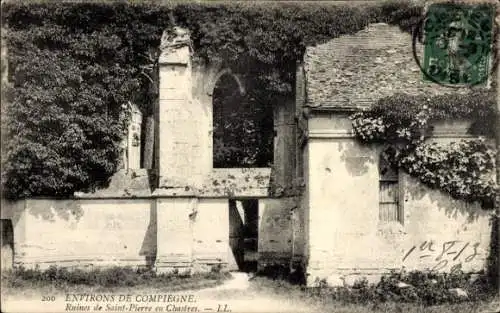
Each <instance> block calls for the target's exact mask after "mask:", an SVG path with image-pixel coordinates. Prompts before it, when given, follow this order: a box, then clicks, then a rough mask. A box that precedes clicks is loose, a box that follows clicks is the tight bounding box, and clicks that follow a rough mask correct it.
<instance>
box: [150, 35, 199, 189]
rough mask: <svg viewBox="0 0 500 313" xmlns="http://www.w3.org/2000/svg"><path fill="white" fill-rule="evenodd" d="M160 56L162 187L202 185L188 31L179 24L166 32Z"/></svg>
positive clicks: (197, 117) (160, 164)
mask: <svg viewBox="0 0 500 313" xmlns="http://www.w3.org/2000/svg"><path fill="white" fill-rule="evenodd" d="M160 49H161V50H162V51H161V54H160V58H159V76H160V88H159V94H160V101H159V108H158V122H159V123H158V124H159V125H158V145H157V149H158V151H157V157H158V163H157V168H158V175H159V181H158V186H159V188H176V187H177V188H185V187H186V186H195V185H198V184H200V182H201V180H202V178H203V177H202V176H203V172H204V170H203V167H204V165H203V164H204V163H203V157H204V155H203V153H202V152H203V151H202V149H203V148H204V146H203V140H202V130H201V128H202V127H200V124H202V112H203V107H202V104H201V103H200V102H199V101H196V100H195V99H193V97H192V92H193V90H192V89H193V87H192V85H193V84H192V64H191V52H192V51H191V45H190V40H189V33H188V32H187V31H186V30H183V29H181V28H178V27H176V28H175V34H174V35H173V36H169V34H168V33H165V34H164V36H163V38H162V46H161V47H160Z"/></svg>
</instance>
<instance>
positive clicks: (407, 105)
mask: <svg viewBox="0 0 500 313" xmlns="http://www.w3.org/2000/svg"><path fill="white" fill-rule="evenodd" d="M494 104H495V98H494V93H492V92H478V91H475V92H471V93H469V94H466V95H459V94H453V95H442V96H435V97H425V96H409V95H404V94H397V95H394V96H391V97H386V98H383V99H380V100H379V101H378V102H377V103H376V104H375V105H374V106H373V107H372V108H371V109H370V110H368V111H364V112H357V113H355V114H353V115H352V116H351V120H352V126H353V130H354V133H355V135H356V136H357V137H358V138H359V139H360V140H361V141H362V142H365V143H385V144H389V145H390V146H391V149H388V150H387V151H389V152H388V156H387V157H388V159H389V160H390V161H391V163H393V164H394V165H395V166H398V167H400V168H402V169H403V170H405V171H406V172H407V173H409V174H410V175H412V176H414V177H416V178H418V179H419V180H420V181H421V182H423V183H424V184H426V185H427V186H429V187H431V188H437V189H440V190H442V191H445V192H447V193H448V194H450V195H451V196H453V197H454V198H457V199H462V200H466V201H470V202H474V201H479V202H480V203H482V205H483V208H491V207H492V204H493V201H494V197H495V195H496V192H497V191H498V186H496V184H495V182H494V180H493V174H492V170H493V168H494V166H495V159H494V158H495V150H494V147H493V145H492V144H491V143H490V142H488V138H491V137H493V130H494V125H495V117H496V114H495V111H494ZM452 119H466V120H469V121H471V123H472V124H471V127H470V129H469V130H468V131H469V133H470V134H472V135H475V137H474V138H475V139H470V140H461V141H458V142H451V143H438V142H429V141H426V139H428V137H429V136H431V135H432V124H433V123H432V122H435V121H439V120H452Z"/></svg>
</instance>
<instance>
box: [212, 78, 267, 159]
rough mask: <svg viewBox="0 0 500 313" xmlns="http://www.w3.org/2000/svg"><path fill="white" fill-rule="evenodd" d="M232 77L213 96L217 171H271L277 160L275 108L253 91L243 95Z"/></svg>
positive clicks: (216, 88)
mask: <svg viewBox="0 0 500 313" xmlns="http://www.w3.org/2000/svg"><path fill="white" fill-rule="evenodd" d="M240 87H241V86H239V84H238V81H237V80H236V79H235V77H234V76H233V75H232V74H224V75H222V76H221V77H220V78H219V80H218V81H217V83H216V85H215V88H214V92H213V167H214V168H237V167H269V166H270V165H271V163H272V160H273V111H272V106H271V105H270V104H268V103H263V101H258V99H256V97H255V96H254V94H255V92H253V91H252V90H251V89H250V90H248V91H247V92H246V93H245V94H242V92H241V89H240Z"/></svg>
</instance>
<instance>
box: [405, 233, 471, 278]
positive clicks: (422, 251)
mask: <svg viewBox="0 0 500 313" xmlns="http://www.w3.org/2000/svg"><path fill="white" fill-rule="evenodd" d="M479 245H480V243H479V242H475V243H471V242H469V241H460V240H451V241H445V242H443V243H440V244H438V243H436V242H434V241H433V240H430V241H423V242H422V243H420V244H419V245H414V246H413V247H411V248H410V249H408V250H407V251H406V253H405V254H404V256H403V263H404V262H405V261H406V260H408V259H409V258H417V259H419V260H422V261H431V262H435V264H434V266H433V267H432V270H434V271H438V270H441V269H443V268H445V267H447V266H448V265H451V264H453V266H452V267H451V271H452V272H453V271H457V270H460V269H461V268H462V261H463V262H464V263H468V262H471V261H472V260H474V259H475V258H476V257H477V256H478V255H479V253H478V247H479Z"/></svg>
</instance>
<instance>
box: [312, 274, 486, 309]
mask: <svg viewBox="0 0 500 313" xmlns="http://www.w3.org/2000/svg"><path fill="white" fill-rule="evenodd" d="M476 276H478V277H476V278H474V277H473V275H472V274H470V273H463V272H460V271H457V272H453V273H437V272H432V271H411V272H405V271H400V272H396V271H393V272H391V273H390V274H387V275H384V276H382V278H381V280H380V281H379V282H378V283H377V284H369V283H368V281H367V280H366V278H362V279H360V280H358V281H356V282H355V283H354V284H353V286H352V287H327V286H326V285H322V286H321V284H320V287H318V288H317V289H316V290H315V291H312V292H313V293H314V294H316V295H319V296H322V297H330V298H332V299H334V300H338V301H342V302H347V303H367V302H375V303H378V302H387V301H394V302H416V303H422V304H425V305H437V304H443V303H456V302H463V301H479V300H484V299H487V298H488V297H490V296H492V295H493V289H492V288H491V287H492V285H491V283H490V281H489V280H488V278H487V277H486V275H484V274H477V275H476ZM455 288H460V289H462V290H463V291H465V292H466V293H467V297H463V296H460V295H458V294H457V293H456V292H454V291H453V289H455Z"/></svg>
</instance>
